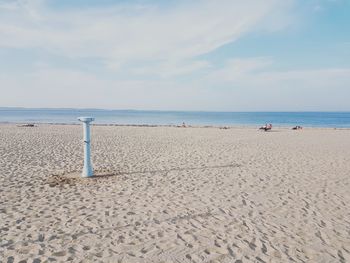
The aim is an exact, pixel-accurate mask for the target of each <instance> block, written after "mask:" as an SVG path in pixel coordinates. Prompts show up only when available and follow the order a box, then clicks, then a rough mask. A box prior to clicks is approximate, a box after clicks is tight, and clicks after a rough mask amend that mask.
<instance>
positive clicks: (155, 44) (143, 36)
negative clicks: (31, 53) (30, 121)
mask: <svg viewBox="0 0 350 263" xmlns="http://www.w3.org/2000/svg"><path fill="white" fill-rule="evenodd" d="M44 3H45V2H44V1H24V2H18V3H17V5H16V8H14V5H13V4H12V5H11V8H10V9H9V8H1V7H0V47H1V46H2V47H16V48H41V49H45V50H48V51H50V52H54V53H58V54H60V55H64V56H70V57H98V58H104V59H113V60H117V61H128V60H145V59H147V60H149V59H152V60H154V59H176V60H179V59H190V58H193V57H195V56H197V55H201V54H204V53H207V52H210V51H213V50H214V49H216V48H218V47H220V46H222V45H224V44H226V43H229V42H232V41H234V40H236V39H237V38H239V37H240V36H242V34H245V33H247V32H250V31H252V30H254V28H255V27H257V26H259V27H261V24H263V21H264V20H266V21H267V20H269V21H271V19H273V17H280V16H281V14H283V13H285V10H286V9H287V8H288V7H289V5H290V4H291V1H283V2H281V1H277V0H266V1H259V0H250V1H238V0H222V1H209V0H203V1H191V2H186V3H184V2H181V4H180V5H178V6H176V7H173V8H164V7H162V8H161V7H157V6H140V5H137V6H135V5H132V4H130V5H119V6H118V5H115V6H112V7H99V8H95V9H84V10H73V11H69V10H68V11H67V10H65V11H64V12H63V11H57V10H53V9H50V8H49V7H47V6H46V5H45V4H44ZM281 23H282V24H283V22H281V20H280V19H278V21H275V24H281ZM270 26H271V23H270V22H269V23H268V24H266V27H270ZM274 26H275V25H274Z"/></svg>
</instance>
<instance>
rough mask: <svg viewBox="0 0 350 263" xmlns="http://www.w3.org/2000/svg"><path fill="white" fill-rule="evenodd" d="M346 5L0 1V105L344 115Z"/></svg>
mask: <svg viewBox="0 0 350 263" xmlns="http://www.w3.org/2000/svg"><path fill="white" fill-rule="evenodd" d="M349 25H350V0H283V1H281V0H264V1H261V0H247V1H242V0H192V1H189V0H167V1H165V0H164V1H161V0H114V1H112V0H75V1H70V0H0V107H34V108H40V107H50V108H102V109H139V110H141V109H144V110H203V111H350V29H349Z"/></svg>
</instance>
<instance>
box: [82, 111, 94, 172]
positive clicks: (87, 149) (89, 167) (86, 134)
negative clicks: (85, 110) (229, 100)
mask: <svg viewBox="0 0 350 263" xmlns="http://www.w3.org/2000/svg"><path fill="white" fill-rule="evenodd" d="M78 120H79V121H81V122H83V128H84V167H83V172H82V174H81V175H82V177H91V176H93V175H94V170H93V169H92V165H91V159H90V141H91V139H90V122H92V121H94V120H95V119H94V118H92V117H79V118H78Z"/></svg>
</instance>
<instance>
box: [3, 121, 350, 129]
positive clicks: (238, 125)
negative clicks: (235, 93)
mask: <svg viewBox="0 0 350 263" xmlns="http://www.w3.org/2000/svg"><path fill="white" fill-rule="evenodd" d="M26 124H34V125H36V126H41V125H57V126H58V125H64V126H67V125H72V126H77V125H81V123H69V122H0V125H14V126H18V125H26ZM262 125H263V124H260V125H258V124H257V125H256V126H255V125H243V124H242V125H241V124H237V125H200V124H198V125H187V126H186V127H182V126H181V125H175V124H117V123H92V126H107V127H149V128H157V127H168V128H216V129H259V128H260V127H261V126H262ZM18 127H20V126H18ZM293 127H295V126H293V125H291V126H278V125H273V128H272V129H273V130H275V129H283V130H292V128H293ZM302 128H303V129H307V130H310V129H315V130H350V127H329V126H302Z"/></svg>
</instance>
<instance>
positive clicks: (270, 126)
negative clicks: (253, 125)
mask: <svg viewBox="0 0 350 263" xmlns="http://www.w3.org/2000/svg"><path fill="white" fill-rule="evenodd" d="M271 129H272V124H271V123H270V124H265V125H264V126H262V127H260V128H259V130H264V131H270V130H271Z"/></svg>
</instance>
